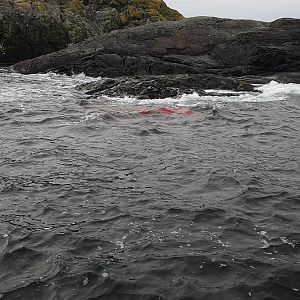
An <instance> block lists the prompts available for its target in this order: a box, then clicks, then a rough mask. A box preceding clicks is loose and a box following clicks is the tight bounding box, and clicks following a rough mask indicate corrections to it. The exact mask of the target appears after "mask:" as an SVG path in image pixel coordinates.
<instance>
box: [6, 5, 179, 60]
mask: <svg viewBox="0 0 300 300" xmlns="http://www.w3.org/2000/svg"><path fill="white" fill-rule="evenodd" d="M180 19H183V17H182V15H180V14H179V13H178V12H177V11H175V10H172V9H170V8H169V7H168V6H167V5H166V4H165V2H164V1H163V0H1V3H0V63H13V62H16V61H20V60H24V59H27V58H32V57H35V56H39V55H42V54H46V53H50V52H52V51H56V50H60V49H62V48H64V47H66V46H67V45H68V43H77V42H81V41H83V40H84V39H86V38H88V37H91V36H94V35H98V34H101V33H104V32H109V31H112V30H115V29H121V28H126V27H131V26H138V25H143V24H146V23H149V22H155V21H167V20H170V21H175V20H180Z"/></svg>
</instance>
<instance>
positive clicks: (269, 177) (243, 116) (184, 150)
mask: <svg viewBox="0 0 300 300" xmlns="http://www.w3.org/2000/svg"><path fill="white" fill-rule="evenodd" d="M91 80H92V79H90V78H87V77H84V76H82V75H80V76H76V77H66V76H59V75H55V74H47V75H30V76H23V75H18V74H9V73H6V72H5V71H2V73H0V105H1V111H0V136H1V145H0V192H1V199H0V208H1V210H0V222H1V223H0V225H1V226H0V259H1V264H0V298H1V299H24V300H27V299H39V300H43V299H46V300H52V299H62V300H68V299H70V300H77V299H78V300H84V299H90V300H91V299H104V300H112V299H113V300H115V299H118V300H119V299H120V300H137V299H143V300H154V299H168V300H169V299H170V300H179V299H182V300H183V299H185V300H187V299H189V300H192V299H197V300H198V299H208V300H214V299H218V300H224V299H228V300H233V299H248V298H249V299H280V300H282V299H289V300H291V299H299V298H300V174H299V160H300V120H299V115H300V86H298V85H292V84H290V85H283V84H278V83H275V82H272V83H270V84H269V85H266V86H263V87H260V89H261V91H263V93H262V94H252V95H238V96H236V97H199V96H197V95H191V96H186V97H183V98H181V99H177V100H176V99H167V100H163V101H150V100H149V101H147V100H143V101H137V100H135V99H105V98H102V99H86V98H85V97H84V95H83V94H82V93H80V92H79V91H76V90H75V89H74V87H75V86H76V85H77V84H80V83H84V82H88V81H91ZM173 105H175V106H184V107H191V109H192V111H193V114H191V115H188V116H186V115H180V114H173V115H162V114H152V115H142V114H141V113H140V111H141V110H143V109H149V108H153V107H154V108H155V107H162V106H173Z"/></svg>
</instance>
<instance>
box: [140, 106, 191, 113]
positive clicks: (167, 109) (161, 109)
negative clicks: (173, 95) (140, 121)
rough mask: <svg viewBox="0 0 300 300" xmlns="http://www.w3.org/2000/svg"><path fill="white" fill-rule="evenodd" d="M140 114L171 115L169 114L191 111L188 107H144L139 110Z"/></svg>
mask: <svg viewBox="0 0 300 300" xmlns="http://www.w3.org/2000/svg"><path fill="white" fill-rule="evenodd" d="M140 113H141V114H142V115H155V114H162V115H171V114H181V115H191V114H192V113H193V112H192V110H191V109H190V108H189V107H159V108H154V109H144V110H142V111H141V112H140Z"/></svg>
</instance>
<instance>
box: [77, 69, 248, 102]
mask: <svg viewBox="0 0 300 300" xmlns="http://www.w3.org/2000/svg"><path fill="white" fill-rule="evenodd" d="M77 88H78V89H79V90H82V91H84V92H85V93H86V94H88V95H93V96H95V97H98V96H109V97H125V96H129V97H135V98H138V99H162V98H174V97H180V96H182V95H183V94H192V93H194V92H196V93H198V94H199V95H205V94H206V93H205V91H204V89H216V88H222V89H227V90H235V91H252V90H253V87H252V85H250V84H247V83H242V82H240V81H238V80H234V79H230V78H225V77H221V76H217V75H200V74H191V75H187V74H178V75H160V76H147V75H145V76H136V77H117V78H108V79H101V80H99V81H94V82H91V83H87V84H83V85H80V86H78V87H77Z"/></svg>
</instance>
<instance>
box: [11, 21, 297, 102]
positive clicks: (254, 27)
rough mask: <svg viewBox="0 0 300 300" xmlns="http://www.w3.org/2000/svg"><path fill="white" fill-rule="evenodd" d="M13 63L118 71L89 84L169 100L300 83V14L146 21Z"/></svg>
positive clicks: (97, 89) (95, 90)
mask: <svg viewBox="0 0 300 300" xmlns="http://www.w3.org/2000/svg"><path fill="white" fill-rule="evenodd" d="M14 69H15V70H16V71H19V72H22V73H25V74H28V73H37V72H48V71H55V72H60V73H65V74H73V73H81V72H83V73H85V74H86V75H89V76H94V77H98V76H101V77H109V78H115V77H117V79H115V80H114V79H108V80H104V81H103V80H102V81H100V82H98V83H96V84H95V85H90V86H87V89H86V91H87V93H90V94H94V95H108V96H122V95H128V96H134V97H138V98H144V97H148V98H164V97H173V96H180V95H181V94H183V93H190V92H192V91H196V92H198V93H200V94H201V93H202V92H203V89H207V88H222V89H230V90H244V91H249V90H251V88H250V87H249V82H258V81H259V82H267V80H272V79H279V80H283V81H285V80H286V81H289V82H298V81H299V78H300V75H299V74H300V20H296V19H281V20H277V21H275V22H272V23H265V22H257V21H246V20H230V19H219V18H205V17H199V18H191V19H186V20H183V21H178V22H159V23H154V24H147V25H144V26H140V27H135V28H130V29H126V30H121V31H120V30H118V31H113V32H111V33H108V34H103V35H101V36H97V37H94V38H91V39H89V40H87V41H85V42H83V43H79V44H75V45H72V46H70V47H68V48H67V49H65V50H62V51H58V52H55V53H52V54H49V55H45V56H42V57H38V58H35V59H32V60H29V61H24V62H21V63H18V64H16V65H15V66H14ZM180 74H182V75H180ZM183 74H186V75H183ZM187 74H189V75H187ZM136 76H138V77H136ZM229 78H231V79H229Z"/></svg>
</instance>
